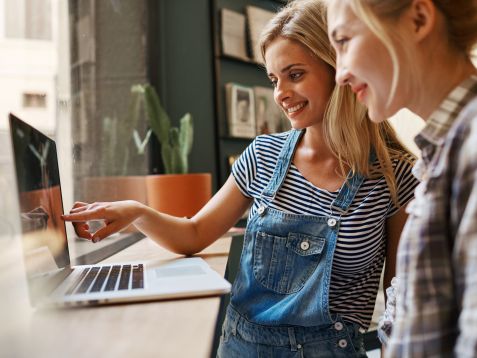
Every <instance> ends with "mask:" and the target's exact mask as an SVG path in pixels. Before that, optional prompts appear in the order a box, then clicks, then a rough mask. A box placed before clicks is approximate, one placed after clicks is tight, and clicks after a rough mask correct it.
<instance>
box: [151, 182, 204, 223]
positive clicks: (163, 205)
mask: <svg viewBox="0 0 477 358" xmlns="http://www.w3.org/2000/svg"><path fill="white" fill-rule="evenodd" d="M146 188H147V200H148V205H149V206H150V207H152V208H154V209H156V210H158V211H160V212H163V213H166V214H170V215H174V216H179V217H192V216H194V215H195V214H196V213H197V212H198V211H199V210H200V209H201V208H202V207H203V206H204V205H205V204H206V203H207V202H208V201H209V199H210V198H211V196H212V175H211V174H210V173H200V174H159V175H148V176H147V177H146Z"/></svg>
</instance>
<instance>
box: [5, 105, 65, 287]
mask: <svg viewBox="0 0 477 358" xmlns="http://www.w3.org/2000/svg"><path fill="white" fill-rule="evenodd" d="M9 118H10V135H11V139H12V146H13V155H14V162H15V169H16V178H17V189H18V199H19V206H20V216H21V227H22V241H23V242H22V244H23V251H24V260H25V266H26V270H27V276H28V278H29V281H30V280H31V279H34V278H36V277H42V276H44V275H45V273H53V272H55V271H58V269H61V268H64V267H66V266H69V264H70V258H69V253H68V241H67V238H66V229H65V223H64V221H63V220H62V219H61V215H62V214H63V201H62V198H61V187H60V175H59V169H58V158H57V153H56V145H55V142H54V141H53V140H52V139H50V138H48V137H47V136H46V135H44V134H42V133H41V132H39V131H38V130H36V129H35V128H33V127H31V126H30V125H28V124H27V123H25V122H23V121H21V120H20V119H18V118H17V117H15V116H14V115H12V114H10V116H9Z"/></svg>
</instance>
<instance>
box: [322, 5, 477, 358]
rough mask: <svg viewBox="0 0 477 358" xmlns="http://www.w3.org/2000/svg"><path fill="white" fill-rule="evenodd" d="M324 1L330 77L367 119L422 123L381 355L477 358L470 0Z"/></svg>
mask: <svg viewBox="0 0 477 358" xmlns="http://www.w3.org/2000/svg"><path fill="white" fill-rule="evenodd" d="M329 3H330V8H329V16H328V20H329V24H328V25H329V33H330V38H331V41H332V43H333V46H334V47H335V49H336V51H337V56H338V71H337V75H336V79H337V81H338V82H339V83H340V84H341V85H345V86H346V87H350V88H351V89H352V90H353V91H355V92H356V93H357V97H358V98H359V99H360V101H361V102H362V103H364V104H365V105H366V106H367V107H368V109H369V113H370V117H371V120H372V121H373V122H375V123H383V121H384V120H386V118H388V117H389V116H391V115H393V114H394V113H395V112H396V111H398V110H399V109H401V108H404V107H407V108H409V109H410V110H411V111H413V112H415V113H416V114H418V115H419V116H421V117H422V118H424V119H425V121H426V125H425V127H424V129H423V130H422V131H421V132H420V133H419V134H418V135H417V136H416V138H415V142H416V144H417V145H418V146H419V147H420V149H421V152H422V159H420V160H419V162H418V164H416V167H415V174H416V176H417V177H418V178H419V179H420V180H421V181H422V182H421V184H419V186H418V188H417V189H416V198H415V200H414V201H413V202H412V203H411V204H409V206H408V212H409V214H410V215H409V220H408V221H407V224H406V226H405V229H404V231H403V235H402V237H401V242H400V245H399V250H398V260H397V261H398V264H397V280H396V283H395V284H393V290H390V293H393V292H394V294H393V295H391V296H392V297H393V299H388V309H387V312H386V314H385V316H384V318H385V319H384V320H383V321H382V324H381V326H382V328H383V330H382V331H381V332H380V333H381V337H382V339H383V341H386V340H387V339H389V341H388V344H387V349H386V354H387V355H388V356H389V357H413V358H415V357H450V356H456V357H476V356H477V151H476V148H477V71H476V68H475V67H474V65H473V64H472V61H471V50H472V48H473V47H474V46H475V44H476V42H477V2H476V1H474V0H453V1H446V0H434V1H432V0H404V1H403V0H344V1H330V2H329ZM393 313H395V317H394V314H393ZM393 321H394V322H393ZM389 334H390V337H389V338H388V337H387V336H388V335H389Z"/></svg>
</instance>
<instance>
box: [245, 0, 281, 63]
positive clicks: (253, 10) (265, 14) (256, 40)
mask: <svg viewBox="0 0 477 358" xmlns="http://www.w3.org/2000/svg"><path fill="white" fill-rule="evenodd" d="M245 11H246V13H247V21H248V34H249V38H250V45H251V50H252V57H253V60H254V61H255V62H257V63H262V62H263V60H262V53H261V51H260V34H261V32H262V30H263V28H264V27H265V25H266V24H267V23H268V22H269V21H270V20H271V19H272V18H273V16H274V15H275V13H273V12H271V11H268V10H265V9H262V8H260V7H256V6H250V5H249V6H247V7H246V8H245Z"/></svg>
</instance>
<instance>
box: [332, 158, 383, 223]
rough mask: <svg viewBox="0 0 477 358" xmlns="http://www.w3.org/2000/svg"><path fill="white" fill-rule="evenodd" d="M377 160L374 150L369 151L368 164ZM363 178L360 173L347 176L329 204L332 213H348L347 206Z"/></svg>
mask: <svg viewBox="0 0 477 358" xmlns="http://www.w3.org/2000/svg"><path fill="white" fill-rule="evenodd" d="M376 159H377V155H376V152H375V150H374V149H371V152H370V153H369V163H370V164H373V163H374V161H375V160H376ZM364 179H365V178H364V176H363V175H362V174H360V173H354V174H353V173H352V172H350V173H349V174H348V177H347V178H346V182H345V183H344V185H343V186H342V187H341V189H340V191H339V193H338V196H337V197H336V199H335V200H334V201H333V203H332V204H331V210H332V211H338V212H339V213H340V214H344V213H346V212H347V211H348V208H349V206H350V205H351V203H352V202H353V200H354V197H355V196H356V194H357V193H358V191H359V188H360V187H361V184H363V181H364Z"/></svg>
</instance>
